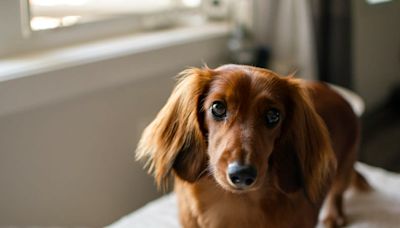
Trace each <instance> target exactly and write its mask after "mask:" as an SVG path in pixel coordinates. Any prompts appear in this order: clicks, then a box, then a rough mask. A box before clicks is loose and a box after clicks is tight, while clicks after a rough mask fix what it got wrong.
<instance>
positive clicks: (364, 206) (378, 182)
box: [108, 163, 400, 228]
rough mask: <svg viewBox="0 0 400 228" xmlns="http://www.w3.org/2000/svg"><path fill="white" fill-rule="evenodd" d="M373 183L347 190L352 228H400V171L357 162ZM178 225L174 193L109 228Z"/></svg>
mask: <svg viewBox="0 0 400 228" xmlns="http://www.w3.org/2000/svg"><path fill="white" fill-rule="evenodd" d="M356 168H357V170H359V171H360V172H361V173H362V174H363V175H364V176H365V177H366V178H367V180H368V181H369V183H370V184H371V185H372V186H373V188H374V191H372V192H370V193H355V192H351V191H348V192H346V195H345V198H346V199H345V210H346V214H347V219H348V222H349V225H348V226H346V227H351V228H371V227H376V228H395V227H397V228H398V227H400V174H394V173H391V172H388V171H385V170H383V169H379V168H376V167H371V166H368V165H365V164H362V163H358V164H357V165H356ZM131 227H135V228H179V227H180V225H179V220H178V211H177V203H176V198H175V195H174V194H173V193H171V194H169V195H166V196H164V197H161V198H160V199H157V200H155V201H153V202H150V203H149V204H147V205H146V206H144V207H143V208H141V209H139V210H137V211H135V212H133V213H131V214H129V215H127V216H125V217H123V218H121V219H120V220H119V221H117V222H115V223H113V224H111V225H110V226H108V228H131Z"/></svg>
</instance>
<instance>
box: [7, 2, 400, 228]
mask: <svg viewBox="0 0 400 228" xmlns="http://www.w3.org/2000/svg"><path fill="white" fill-rule="evenodd" d="M399 21H400V2H399V1H397V0H393V1H390V0H351V1H348V0H157V1H155V0H146V1H139V0H114V1H105V0H96V1H94V0H1V1H0V29H1V33H0V227H9V226H16V227H21V226H22V227H26V226H38V227H49V226H57V227H71V226H73V227H78V226H79V227H101V226H104V225H107V224H110V223H112V222H113V221H116V220H117V219H118V218H120V217H121V216H123V215H125V214H128V213H130V212H132V211H134V210H135V209H137V208H139V207H141V206H143V205H144V204H145V203H146V202H148V201H150V200H152V199H155V198H157V197H159V196H160V195H161V194H162V193H160V192H157V190H156V187H155V186H154V184H153V180H152V179H151V177H149V176H148V175H147V174H146V173H145V171H143V169H142V164H140V163H138V162H135V160H134V150H135V147H136V144H137V141H138V139H139V137H140V134H141V132H142V130H143V129H144V127H145V126H146V125H147V124H148V123H149V122H150V121H151V120H152V119H153V118H154V117H155V115H156V113H157V112H158V111H159V110H160V108H161V107H162V105H163V104H164V103H165V101H166V99H167V98H168V96H169V94H170V92H171V90H172V88H173V85H174V76H175V75H177V74H178V73H179V72H180V71H182V70H183V69H185V68H187V67H191V66H197V67H201V66H202V65H204V64H205V63H206V64H207V65H208V66H210V67H217V66H219V65H221V64H225V63H241V64H251V65H255V66H260V67H267V68H271V69H273V70H275V71H277V72H279V73H281V74H290V73H292V72H297V73H296V75H297V76H298V77H301V78H305V79H311V80H322V81H326V82H330V83H334V84H337V85H341V86H343V87H346V88H349V89H351V90H354V91H356V92H357V93H359V94H360V95H361V96H362V97H363V99H364V100H365V102H366V112H365V114H364V116H363V117H362V123H363V141H362V145H361V148H360V160H361V161H363V162H366V163H368V164H371V165H375V166H379V167H383V168H386V169H388V170H391V171H397V172H400V143H399V140H400V113H399V112H400V29H399V24H398V22H399ZM333 111H334V110H333Z"/></svg>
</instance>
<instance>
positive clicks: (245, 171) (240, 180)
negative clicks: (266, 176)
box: [228, 162, 257, 189]
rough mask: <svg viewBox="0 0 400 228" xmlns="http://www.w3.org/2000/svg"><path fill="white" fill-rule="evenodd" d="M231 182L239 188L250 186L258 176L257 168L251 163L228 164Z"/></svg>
mask: <svg viewBox="0 0 400 228" xmlns="http://www.w3.org/2000/svg"><path fill="white" fill-rule="evenodd" d="M228 177H229V180H230V184H231V185H233V186H234V187H236V188H239V189H246V188H248V187H250V186H251V185H252V184H253V183H254V181H255V180H256V178H257V169H256V168H255V167H254V166H251V165H242V164H240V163H238V162H233V163H230V164H229V165H228Z"/></svg>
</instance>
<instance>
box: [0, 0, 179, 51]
mask: <svg viewBox="0 0 400 228" xmlns="http://www.w3.org/2000/svg"><path fill="white" fill-rule="evenodd" d="M28 1H29V0H2V1H0V29H1V30H2V33H3V35H0V58H1V57H2V56H9V55H15V54H19V53H24V52H32V51H37V50H44V49H50V48H55V47H60V46H66V45H73V44H79V43H83V42H88V41H92V40H96V39H102V38H108V37H113V36H118V35H124V34H128V33H133V32H137V31H140V30H142V31H143V29H146V28H151V27H152V26H153V24H152V21H150V22H149V21H145V23H143V20H145V18H143V17H139V16H124V17H118V18H112V19H107V20H101V21H94V22H90V23H82V24H76V25H73V26H70V27H60V28H55V29H49V30H41V31H32V30H31V27H30V15H29V12H30V11H29V2H28ZM182 13H183V12H182ZM168 16H172V12H171V14H170V15H168V14H165V15H163V17H168ZM153 19H154V18H153ZM146 26H147V27H146Z"/></svg>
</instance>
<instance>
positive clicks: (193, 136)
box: [136, 65, 368, 228]
mask: <svg viewBox="0 0 400 228" xmlns="http://www.w3.org/2000/svg"><path fill="white" fill-rule="evenodd" d="M359 134H360V133H359V121H358V119H357V116H356V115H355V114H354V112H353V109H352V108H351V106H350V105H349V103H347V102H346V100H345V99H344V98H343V97H342V96H340V95H339V94H338V93H336V92H335V91H334V90H332V89H330V87H329V86H327V85H325V84H322V83H316V82H305V81H303V80H300V79H295V78H293V77H280V76H278V75H277V74H276V73H274V72H271V71H269V70H266V69H261V68H255V67H250V66H240V65H224V66H221V67H219V68H217V69H209V68H207V67H205V68H203V69H197V68H195V69H188V70H186V71H184V72H183V73H182V74H181V75H180V78H179V81H178V83H177V85H176V87H175V89H174V91H173V92H172V94H171V96H170V98H169V100H168V101H167V103H166V104H165V106H164V107H163V108H162V110H161V111H160V112H159V114H158V115H157V117H156V119H155V120H154V121H153V122H152V123H151V124H150V125H149V126H148V127H147V128H146V130H145V131H144V133H143V135H142V138H141V140H140V142H139V146H138V148H137V151H136V155H137V159H141V160H145V161H147V167H148V169H149V172H150V173H152V175H154V177H155V180H156V182H157V184H158V185H159V186H166V184H167V183H168V182H169V177H170V176H171V174H173V176H174V177H175V192H176V193H177V197H178V201H179V211H180V220H181V224H182V225H183V227H188V228H196V227H205V228H216V227H223V228H225V227H229V228H232V227H240V228H243V227H251V228H253V227H296V228H297V227H301V228H304V227H315V225H316V224H317V223H318V216H319V211H320V209H321V207H322V206H324V211H325V213H324V214H323V215H321V217H322V218H321V219H322V221H323V224H325V225H326V226H328V227H335V226H341V225H343V224H344V222H345V216H344V212H343V205H342V204H343V203H342V201H343V192H344V191H345V190H346V188H348V186H349V185H350V184H351V183H355V186H358V187H359V188H364V189H365V188H368V184H367V182H365V179H364V178H363V177H362V176H361V175H360V174H358V173H356V172H355V170H354V168H353V165H354V162H355V160H356V151H357V149H358V143H359Z"/></svg>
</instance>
